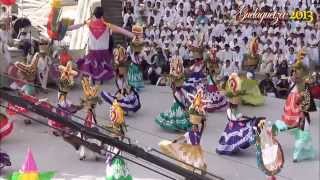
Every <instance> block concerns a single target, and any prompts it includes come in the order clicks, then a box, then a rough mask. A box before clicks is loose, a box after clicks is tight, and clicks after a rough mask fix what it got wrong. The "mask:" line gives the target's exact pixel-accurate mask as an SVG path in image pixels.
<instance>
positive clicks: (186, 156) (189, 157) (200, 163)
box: [159, 130, 207, 171]
mask: <svg viewBox="0 0 320 180" xmlns="http://www.w3.org/2000/svg"><path fill="white" fill-rule="evenodd" d="M201 136H202V131H200V132H195V131H192V130H190V131H188V132H186V133H185V134H184V138H185V140H186V141H187V143H173V142H171V141H166V140H165V141H161V142H160V143H159V145H160V150H161V152H163V153H164V154H166V155H168V156H171V157H173V158H176V159H178V160H180V161H182V162H184V163H181V166H182V167H184V168H186V169H189V170H190V171H193V170H194V168H193V167H196V168H199V169H201V170H204V171H206V169H207V164H206V162H205V159H204V153H203V150H202V148H201V145H200V141H201Z"/></svg>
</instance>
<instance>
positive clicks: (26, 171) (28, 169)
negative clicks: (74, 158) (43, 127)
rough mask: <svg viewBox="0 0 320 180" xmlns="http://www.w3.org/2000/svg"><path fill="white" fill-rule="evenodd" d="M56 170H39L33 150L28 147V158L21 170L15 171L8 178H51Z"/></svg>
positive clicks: (43, 179) (38, 179)
mask: <svg viewBox="0 0 320 180" xmlns="http://www.w3.org/2000/svg"><path fill="white" fill-rule="evenodd" d="M53 176H54V172H39V171H38V167H37V165H36V163H35V161H34V158H33V155H32V152H31V150H30V149H28V152H27V156H26V159H25V161H24V164H23V166H22V168H21V170H20V171H19V172H14V173H13V174H12V175H11V176H9V177H8V178H7V179H9V180H51V179H52V178H53Z"/></svg>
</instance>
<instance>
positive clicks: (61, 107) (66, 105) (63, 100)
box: [48, 61, 79, 136]
mask: <svg viewBox="0 0 320 180" xmlns="http://www.w3.org/2000/svg"><path fill="white" fill-rule="evenodd" d="M59 71H60V78H59V81H58V85H59V92H58V107H57V109H56V110H57V113H58V114H59V115H60V116H62V117H65V118H71V115H72V114H74V113H76V112H77V111H78V109H79V107H77V106H75V105H73V104H72V102H70V101H69V100H68V99H67V95H68V92H69V91H70V89H71V87H72V86H73V85H74V77H75V76H76V75H77V74H78V72H77V71H74V70H73V69H72V62H71V61H70V62H68V63H67V65H66V66H63V65H60V66H59ZM48 124H49V125H50V126H52V127H54V128H55V129H58V130H61V129H63V128H64V126H63V125H62V124H60V123H58V122H56V121H54V120H49V121H48ZM52 133H53V134H54V135H55V136H60V133H61V132H59V131H57V130H53V132H52Z"/></svg>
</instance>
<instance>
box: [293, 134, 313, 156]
mask: <svg viewBox="0 0 320 180" xmlns="http://www.w3.org/2000/svg"><path fill="white" fill-rule="evenodd" d="M292 134H293V136H294V137H295V143H294V152H293V160H296V161H302V160H308V159H314V158H315V155H316V152H315V149H314V147H313V146H312V139H311V133H310V131H307V130H305V131H303V130H301V129H298V128H296V129H293V130H292Z"/></svg>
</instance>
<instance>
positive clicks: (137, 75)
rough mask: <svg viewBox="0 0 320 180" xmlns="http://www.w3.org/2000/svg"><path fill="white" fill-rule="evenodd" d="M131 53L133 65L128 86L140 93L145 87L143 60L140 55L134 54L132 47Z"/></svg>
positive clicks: (130, 68) (129, 72) (129, 71)
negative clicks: (142, 69)
mask: <svg viewBox="0 0 320 180" xmlns="http://www.w3.org/2000/svg"><path fill="white" fill-rule="evenodd" d="M129 52H130V59H131V64H130V66H129V69H128V84H129V85H130V86H132V87H134V88H135V89H136V90H137V91H139V90H140V89H142V88H143V87H144V82H143V74H142V71H141V68H140V64H141V62H142V59H141V57H140V55H139V53H137V52H134V51H133V49H132V48H131V47H129Z"/></svg>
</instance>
